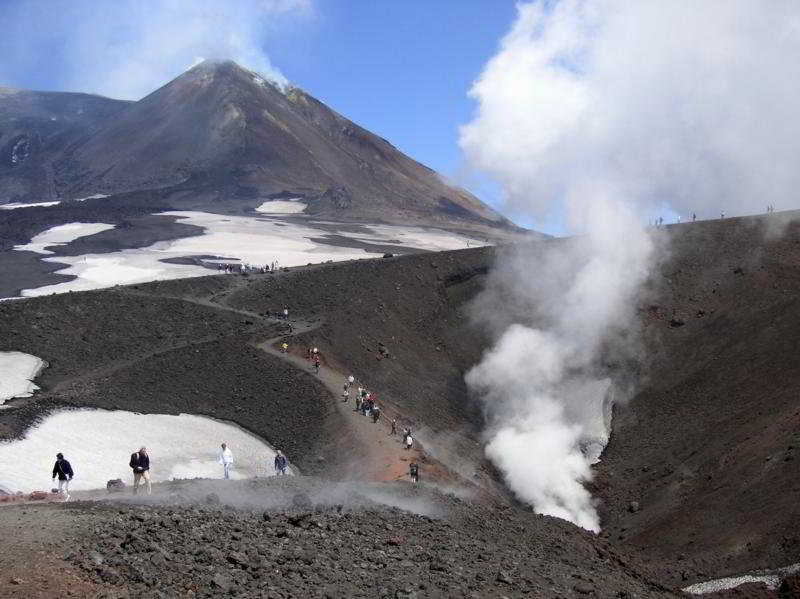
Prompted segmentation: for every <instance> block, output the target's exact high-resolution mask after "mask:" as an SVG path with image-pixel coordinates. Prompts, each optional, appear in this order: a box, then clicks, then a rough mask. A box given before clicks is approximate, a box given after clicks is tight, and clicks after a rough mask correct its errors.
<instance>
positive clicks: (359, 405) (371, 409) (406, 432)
mask: <svg viewBox="0 0 800 599" xmlns="http://www.w3.org/2000/svg"><path fill="white" fill-rule="evenodd" d="M314 351H316V348H314ZM311 353H312V354H313V353H314V352H311ZM354 384H355V377H354V376H353V375H350V376H348V377H347V379H345V381H344V390H343V391H342V402H345V403H346V402H347V401H349V399H350V389H351V387H352V386H353V385H354ZM377 399H378V396H377V394H375V393H374V392H372V391H368V390H367V388H366V387H363V386H359V387H358V388H357V389H356V394H355V409H354V410H353V411H354V412H360V413H361V414H362V415H363V416H366V417H370V418H372V422H373V423H377V422H378V420H380V417H381V408H380V406H379V405H378V403H377ZM390 424H391V430H390V432H389V434H390V435H392V436H395V435H397V418H392V420H391V421H390ZM413 446H414V438H413V437H412V435H411V428H409V427H405V428H403V449H405V450H410V449H411V448H412V447H413ZM409 476H410V478H411V481H412V482H418V481H419V465H418V464H417V463H416V462H411V464H410V465H409Z"/></svg>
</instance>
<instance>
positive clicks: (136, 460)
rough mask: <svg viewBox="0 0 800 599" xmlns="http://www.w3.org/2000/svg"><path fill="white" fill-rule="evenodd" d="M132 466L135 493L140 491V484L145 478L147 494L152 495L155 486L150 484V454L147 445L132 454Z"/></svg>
mask: <svg viewBox="0 0 800 599" xmlns="http://www.w3.org/2000/svg"><path fill="white" fill-rule="evenodd" d="M130 467H131V469H132V470H133V494H134V495H136V494H138V493H139V484H140V483H141V482H142V479H144V482H145V483H147V494H148V495H150V494H151V493H152V492H153V487H152V485H151V484H150V456H149V455H147V448H146V447H142V448H140V449H139V451H136V452H134V453H132V454H131V461H130Z"/></svg>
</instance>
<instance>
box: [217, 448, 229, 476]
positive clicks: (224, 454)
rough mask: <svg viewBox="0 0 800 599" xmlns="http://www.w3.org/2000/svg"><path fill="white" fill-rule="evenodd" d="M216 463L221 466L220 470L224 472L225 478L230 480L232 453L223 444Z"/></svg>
mask: <svg viewBox="0 0 800 599" xmlns="http://www.w3.org/2000/svg"><path fill="white" fill-rule="evenodd" d="M217 461H218V462H219V463H220V464H222V468H223V470H224V471H225V478H230V477H231V468H233V452H232V451H231V449H230V447H228V446H227V445H226V444H225V443H223V444H222V450H221V451H220V452H219V459H218V460H217Z"/></svg>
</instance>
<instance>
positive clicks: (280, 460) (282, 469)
mask: <svg viewBox="0 0 800 599" xmlns="http://www.w3.org/2000/svg"><path fill="white" fill-rule="evenodd" d="M288 466H289V461H288V460H287V459H286V456H285V455H283V454H282V453H281V450H280V449H279V450H278V451H277V453H276V454H275V474H276V475H278V476H282V475H284V474H286V468H287V467H288Z"/></svg>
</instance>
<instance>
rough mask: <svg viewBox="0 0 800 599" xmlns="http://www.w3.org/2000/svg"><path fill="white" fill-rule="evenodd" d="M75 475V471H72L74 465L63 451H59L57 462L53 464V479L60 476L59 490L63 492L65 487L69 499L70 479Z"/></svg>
mask: <svg viewBox="0 0 800 599" xmlns="http://www.w3.org/2000/svg"><path fill="white" fill-rule="evenodd" d="M73 476H75V473H74V472H73V471H72V465H71V464H70V463H69V462H68V461H67V460H65V459H64V454H63V453H57V454H56V463H55V466H53V480H55V479H56V477H58V492H59V493H61V489H62V488H63V489H64V492H65V493H66V494H67V499H69V481H71V480H72V477H73Z"/></svg>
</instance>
